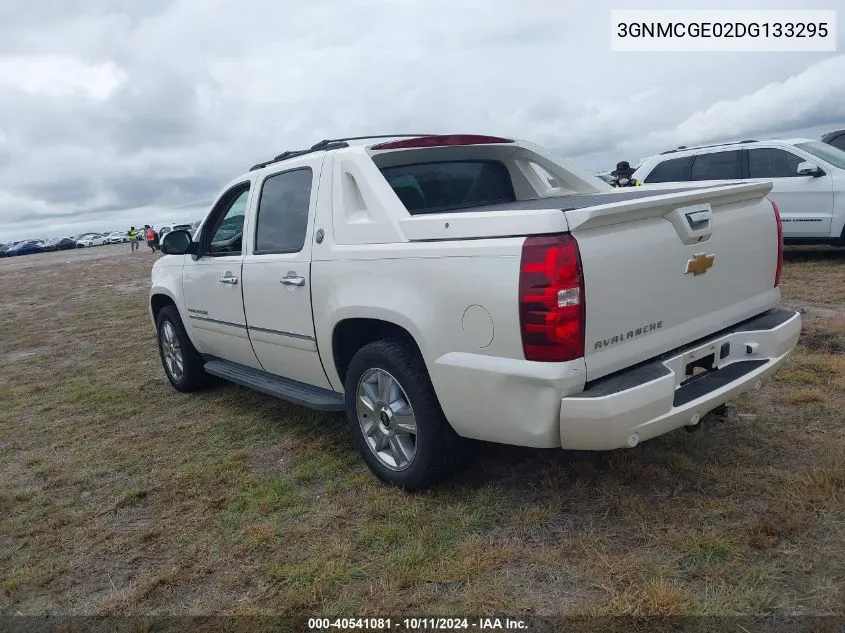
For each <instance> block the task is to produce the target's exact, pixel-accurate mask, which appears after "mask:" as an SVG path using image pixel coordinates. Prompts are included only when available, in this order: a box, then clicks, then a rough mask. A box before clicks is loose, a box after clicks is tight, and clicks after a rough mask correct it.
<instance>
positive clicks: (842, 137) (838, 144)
mask: <svg viewBox="0 0 845 633" xmlns="http://www.w3.org/2000/svg"><path fill="white" fill-rule="evenodd" d="M822 143H827V144H828V145H833V146H834V147H835V148H836V149H841V150H843V151H845V130H836V131H835V132H828V133H827V134H825V135H824V136H822Z"/></svg>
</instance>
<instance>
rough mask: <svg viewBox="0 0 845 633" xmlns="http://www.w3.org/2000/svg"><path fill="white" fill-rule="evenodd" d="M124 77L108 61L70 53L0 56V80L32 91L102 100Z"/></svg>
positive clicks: (123, 80)
mask: <svg viewBox="0 0 845 633" xmlns="http://www.w3.org/2000/svg"><path fill="white" fill-rule="evenodd" d="M126 79H127V75H126V73H125V72H124V71H123V70H121V69H120V68H118V67H117V66H116V65H115V63H114V62H112V61H106V62H102V63H99V64H89V63H85V62H83V61H81V60H79V59H74V58H72V57H58V56H43V57H40V56H39V57H24V56H9V57H0V84H5V85H6V86H8V87H12V88H19V89H20V90H23V91H24V92H28V93H30V94H34V95H44V96H47V97H66V96H68V95H73V94H84V95H86V96H88V97H90V98H92V99H94V100H96V101H105V100H106V99H108V98H109V97H111V95H112V94H113V93H114V91H115V90H117V89H118V88H119V87H120V86H121V85H123V83H125V82H126Z"/></svg>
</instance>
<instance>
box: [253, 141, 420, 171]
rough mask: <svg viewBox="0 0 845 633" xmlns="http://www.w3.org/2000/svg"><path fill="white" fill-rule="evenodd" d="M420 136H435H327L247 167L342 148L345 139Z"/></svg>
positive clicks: (263, 166)
mask: <svg viewBox="0 0 845 633" xmlns="http://www.w3.org/2000/svg"><path fill="white" fill-rule="evenodd" d="M421 136H436V135H435V134H373V135H371V136H347V137H344V138H328V139H323V140H322V141H320V142H319V143H314V145H312V146H311V147H309V148H308V149H296V150H288V151H285V152H282V153H281V154H279V155H278V156H274V157H273V158H272V159H271V160H268V161H264V162H263V163H256V164H255V165H253V166H252V167H250V168H249V170H250V171H256V170H258V169H263V168H265V167H267V166H268V165H272V164H273V163H279V162H281V161H283V160H287V159H289V158H296V157H297V156H304V155H305V154H311V153H313V152H321V151H328V150H332V149H342V148H344V147H349V143H348V142H347V141H363V140H365V139H368V138H417V137H421Z"/></svg>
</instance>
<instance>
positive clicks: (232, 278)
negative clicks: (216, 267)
mask: <svg viewBox="0 0 845 633" xmlns="http://www.w3.org/2000/svg"><path fill="white" fill-rule="evenodd" d="M220 283H221V284H236V283H238V277H237V276H236V275H233V274H232V273H229V272H227V273H226V274H224V275H223V276H222V277H221V278H220Z"/></svg>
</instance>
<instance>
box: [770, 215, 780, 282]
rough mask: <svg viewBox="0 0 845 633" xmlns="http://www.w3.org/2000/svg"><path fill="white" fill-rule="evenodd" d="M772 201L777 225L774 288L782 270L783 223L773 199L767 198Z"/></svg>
mask: <svg viewBox="0 0 845 633" xmlns="http://www.w3.org/2000/svg"><path fill="white" fill-rule="evenodd" d="M769 202H771V203H772V209H774V210H775V223H776V224H777V227H778V265H777V268H776V269H775V288H777V287H778V286H779V285H780V272H781V270H783V223H782V222H781V219H780V211H779V210H778V205H776V204H775V201H774V200H769Z"/></svg>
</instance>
